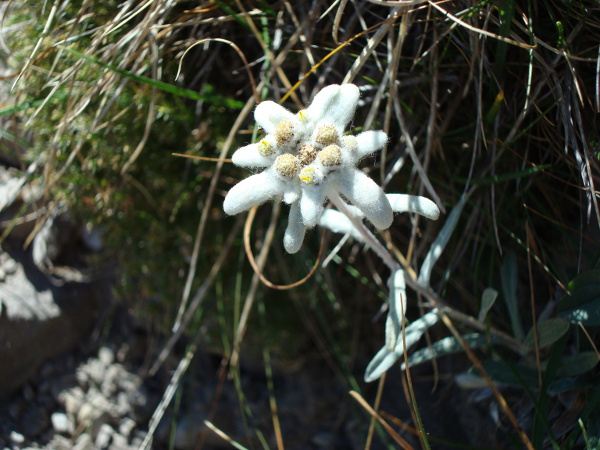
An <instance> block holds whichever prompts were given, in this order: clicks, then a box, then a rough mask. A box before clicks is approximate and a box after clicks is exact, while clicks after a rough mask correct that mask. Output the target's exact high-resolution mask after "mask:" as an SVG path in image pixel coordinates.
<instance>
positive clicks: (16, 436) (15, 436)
mask: <svg viewBox="0 0 600 450" xmlns="http://www.w3.org/2000/svg"><path fill="white" fill-rule="evenodd" d="M10 441H11V442H13V443H15V444H22V443H23V442H25V436H23V435H22V434H21V433H17V432H16V431H11V432H10Z"/></svg>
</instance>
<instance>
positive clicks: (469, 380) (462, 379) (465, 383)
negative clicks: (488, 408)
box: [454, 372, 489, 397]
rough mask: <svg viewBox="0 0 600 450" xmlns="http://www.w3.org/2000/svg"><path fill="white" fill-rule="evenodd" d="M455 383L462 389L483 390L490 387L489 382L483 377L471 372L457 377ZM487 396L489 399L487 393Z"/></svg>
mask: <svg viewBox="0 0 600 450" xmlns="http://www.w3.org/2000/svg"><path fill="white" fill-rule="evenodd" d="M454 381H455V382H456V384H457V385H458V387H460V388H461V389H482V388H486V387H488V384H487V382H486V381H485V380H484V379H483V378H482V377H480V376H479V375H475V374H474V373H471V372H465V373H461V374H458V375H456V376H455V377H454ZM486 396H487V397H489V394H488V393H486Z"/></svg>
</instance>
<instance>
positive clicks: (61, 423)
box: [50, 412, 73, 434]
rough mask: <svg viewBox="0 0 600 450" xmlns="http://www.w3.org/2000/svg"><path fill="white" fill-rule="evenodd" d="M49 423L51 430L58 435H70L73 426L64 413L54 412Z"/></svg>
mask: <svg viewBox="0 0 600 450" xmlns="http://www.w3.org/2000/svg"><path fill="white" fill-rule="evenodd" d="M50 421H51V422H52V428H54V431H56V432H57V433H60V434H72V433H73V424H72V423H71V421H70V420H69V418H68V417H67V415H66V414H65V413H62V412H55V413H52V416H50Z"/></svg>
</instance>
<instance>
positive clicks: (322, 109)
mask: <svg viewBox="0 0 600 450" xmlns="http://www.w3.org/2000/svg"><path fill="white" fill-rule="evenodd" d="M339 91H340V86H338V85H337V84H332V85H330V86H326V87H324V88H323V89H321V90H320V91H319V92H318V93H317V95H315V98H313V101H312V102H311V104H310V105H309V107H308V109H307V115H308V120H309V121H310V122H311V123H312V124H315V123H317V122H319V121H320V120H321V119H322V118H323V117H325V116H327V117H328V116H329V110H330V109H331V106H332V104H333V102H335V100H336V98H337V95H338V92H339Z"/></svg>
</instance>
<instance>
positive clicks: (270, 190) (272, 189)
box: [223, 170, 287, 215]
mask: <svg viewBox="0 0 600 450" xmlns="http://www.w3.org/2000/svg"><path fill="white" fill-rule="evenodd" d="M286 190H287V186H286V183H285V182H284V181H282V180H281V179H279V178H278V177H277V175H275V174H274V173H272V172H271V171H269V170H266V171H264V172H261V173H259V174H256V175H252V176H251V177H248V178H246V179H244V180H242V181H240V182H239V183H238V184H236V185H235V186H234V187H232V188H231V190H230V191H229V192H228V193H227V195H226V196H225V201H224V202H223V210H224V211H225V213H226V214H229V215H234V214H238V213H241V212H242V211H246V210H248V209H250V208H252V207H253V206H256V205H260V204H261V203H263V202H265V201H267V200H269V199H270V198H273V197H276V196H278V195H282V194H283V193H284V192H285V191H286Z"/></svg>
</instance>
